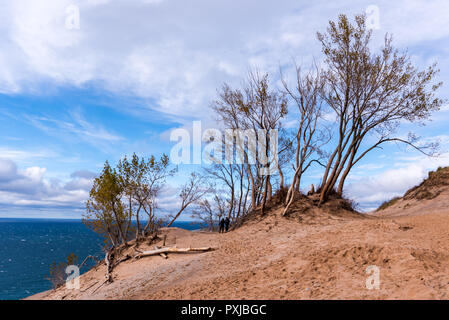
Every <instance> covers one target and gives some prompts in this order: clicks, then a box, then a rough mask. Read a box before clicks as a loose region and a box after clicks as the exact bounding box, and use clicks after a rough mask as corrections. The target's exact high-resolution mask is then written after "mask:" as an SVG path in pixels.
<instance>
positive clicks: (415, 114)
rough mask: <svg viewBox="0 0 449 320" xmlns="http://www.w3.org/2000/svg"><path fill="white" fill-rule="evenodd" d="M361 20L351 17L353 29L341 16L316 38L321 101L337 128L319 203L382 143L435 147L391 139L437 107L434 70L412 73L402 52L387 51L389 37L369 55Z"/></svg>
mask: <svg viewBox="0 0 449 320" xmlns="http://www.w3.org/2000/svg"><path fill="white" fill-rule="evenodd" d="M365 20H366V17H365V15H357V16H355V24H354V25H353V24H351V23H350V21H349V20H348V18H347V16H346V15H340V16H339V19H338V22H333V21H330V22H329V27H328V29H327V32H326V33H325V34H321V33H318V40H319V41H320V42H321V44H322V51H323V53H324V55H325V64H326V68H325V70H326V71H325V73H324V78H325V81H326V85H325V93H324V94H323V95H322V98H323V100H324V101H325V102H326V104H327V105H328V106H329V107H330V109H331V110H332V111H333V112H334V114H335V116H336V123H337V132H336V137H335V140H336V145H335V148H334V150H333V151H332V152H331V154H330V157H329V160H328V162H327V166H326V169H325V172H324V176H323V179H322V183H321V197H320V204H321V203H323V202H324V201H326V199H327V198H328V196H329V194H330V192H332V190H334V187H335V186H336V184H337V181H338V180H339V181H338V188H337V190H336V191H337V192H338V194H340V195H341V194H342V192H343V187H344V183H345V180H346V178H347V176H348V174H349V172H350V171H351V169H352V168H353V167H354V165H355V164H356V163H358V162H359V161H360V160H361V159H362V158H363V157H364V156H365V155H366V154H368V153H369V152H370V151H372V150H374V149H376V148H379V147H380V146H381V145H382V144H384V143H387V142H399V143H404V144H406V145H408V146H411V147H413V148H415V149H417V150H419V151H421V152H423V153H426V154H431V152H432V149H433V148H434V147H435V144H426V145H418V144H417V141H416V139H415V136H414V135H413V134H411V135H409V137H408V138H401V137H398V136H396V135H395V134H396V132H397V129H398V128H399V126H400V123H401V122H402V121H410V122H416V121H424V120H426V119H428V117H429V116H430V114H431V112H432V111H435V110H438V109H439V107H440V106H441V104H442V100H441V99H438V98H436V97H435V92H436V90H437V89H438V88H439V87H440V86H441V85H442V84H441V83H433V80H434V78H435V75H436V74H437V73H438V70H437V69H436V66H435V65H432V66H430V67H429V68H428V69H426V70H424V71H419V70H417V68H415V67H414V66H413V65H412V63H411V62H410V58H409V56H408V55H407V53H400V52H399V51H398V50H396V49H394V48H393V47H392V38H391V36H389V35H386V36H385V40H384V43H383V46H382V48H381V50H380V52H379V53H371V50H370V48H369V44H370V39H371V31H370V30H368V29H367V27H366V23H365ZM368 137H369V138H370V139H367V138H368ZM426 150H431V151H430V152H429V153H427V152H426Z"/></svg>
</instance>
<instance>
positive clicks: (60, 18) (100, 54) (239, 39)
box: [0, 0, 449, 118]
mask: <svg viewBox="0 0 449 320" xmlns="http://www.w3.org/2000/svg"><path fill="white" fill-rule="evenodd" d="M72 4H75V5H77V6H79V8H80V21H81V23H80V29H79V30H70V29H67V28H65V19H66V18H67V17H66V15H67V13H66V11H65V9H66V8H67V7H68V6H69V5H72ZM370 4H372V3H371V2H370V1H365V2H360V1H350V2H345V3H339V4H336V3H329V2H328V1H318V2H315V3H314V4H305V3H304V2H303V3H301V2H298V1H296V0H289V1H283V2H282V3H275V2H271V1H255V0H251V1H245V2H239V3H237V2H229V1H224V0H216V1H209V0H196V1H195V2H194V4H187V3H185V2H183V1H175V0H170V1H169V0H167V1H161V0H145V1H144V0H134V1H132V0H127V1H107V0H83V1H82V0H78V1H76V0H75V1H73V0H70V1H69V0H59V1H52V0H42V1H35V0H16V1H12V2H8V3H6V2H5V3H4V4H2V10H1V13H0V31H1V33H0V34H1V36H0V41H1V45H0V46H1V50H0V52H1V53H0V91H1V92H6V93H15V92H23V91H24V90H28V91H30V90H31V91H33V92H34V91H36V92H39V91H40V89H41V88H42V87H41V85H42V84H45V85H47V86H48V84H49V83H50V84H53V85H54V86H55V87H58V86H61V85H71V86H82V85H86V84H91V83H95V84H96V85H97V86H101V87H103V88H106V89H107V90H110V91H112V92H114V93H125V94H132V95H137V96H140V97H143V98H145V99H147V101H148V106H149V107H151V108H154V109H156V110H159V111H161V112H163V113H166V114H168V115H171V116H180V117H187V118H191V117H192V116H203V117H207V116H208V112H207V107H208V104H209V101H210V100H211V99H213V97H214V95H215V88H217V87H218V86H219V85H220V84H221V83H222V82H223V81H230V82H233V81H238V77H240V76H243V75H245V73H246V71H247V68H248V66H249V65H251V64H254V65H258V66H259V67H262V68H266V69H268V70H269V71H273V72H276V71H277V70H278V67H279V64H284V63H285V62H288V61H291V58H297V59H298V60H299V62H304V63H306V62H307V61H310V59H311V58H312V56H315V57H317V58H319V56H320V48H319V44H318V42H317V41H316V39H315V33H316V31H318V30H320V31H324V29H325V28H326V25H327V21H328V20H329V19H335V18H336V16H337V14H339V13H342V12H345V13H348V14H350V15H352V14H353V13H356V12H364V11H365V8H366V7H367V6H368V5H370ZM378 6H379V9H380V22H381V30H380V31H379V32H378V33H377V34H376V35H378V36H379V37H377V38H379V39H381V38H382V37H381V35H382V34H383V33H384V32H386V31H388V32H392V33H393V34H394V35H395V41H396V42H397V43H398V44H399V45H401V46H408V45H416V44H419V43H421V42H425V41H430V40H438V39H442V38H445V37H447V36H449V31H448V28H446V21H447V13H448V12H449V8H448V6H449V5H448V3H447V1H443V0H441V1H431V2H429V1H417V0H416V1H395V2H391V1H379V2H378ZM441 44H442V43H441V42H440V43H439V48H440V49H441ZM446 47H447V46H446ZM440 58H441V59H444V55H443V56H442V57H440Z"/></svg>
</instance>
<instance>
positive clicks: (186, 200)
mask: <svg viewBox="0 0 449 320" xmlns="http://www.w3.org/2000/svg"><path fill="white" fill-rule="evenodd" d="M210 191H211V187H210V185H209V184H208V183H207V182H206V181H205V178H204V176H202V175H199V174H198V173H195V172H193V173H192V174H191V175H190V178H189V181H187V183H186V184H185V185H184V186H183V187H182V189H181V192H180V194H179V197H180V198H181V207H180V209H179V210H178V212H177V213H176V214H175V216H174V217H173V219H172V220H171V221H170V223H169V224H168V225H167V227H170V226H171V225H172V224H173V222H175V221H176V219H178V218H179V216H180V215H181V213H183V212H184V211H185V210H186V209H187V207H188V206H190V205H191V204H193V203H195V202H197V201H198V200H200V199H201V198H202V197H203V196H204V195H206V194H207V193H209V192H210Z"/></svg>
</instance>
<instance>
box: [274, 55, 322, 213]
mask: <svg viewBox="0 0 449 320" xmlns="http://www.w3.org/2000/svg"><path fill="white" fill-rule="evenodd" d="M295 72H296V84H295V86H294V87H293V88H291V87H290V85H289V84H288V82H287V80H286V79H285V78H284V77H282V83H283V86H284V90H285V92H286V93H287V95H288V96H289V97H290V99H291V100H292V101H293V102H294V104H295V105H296V106H297V108H298V112H299V119H298V129H297V132H296V136H295V139H294V142H295V144H294V149H295V166H294V169H295V172H294V174H293V180H292V183H291V185H290V188H289V190H288V193H287V197H286V199H285V204H286V206H285V209H284V211H283V215H285V214H286V213H287V211H288V209H289V207H290V205H291V203H292V202H293V199H294V191H295V189H296V191H298V192H299V189H300V185H301V177H302V175H303V174H304V172H306V171H307V169H309V167H310V166H311V165H312V164H313V163H314V162H316V163H319V164H321V162H320V160H322V158H323V157H324V153H323V151H322V149H321V148H322V147H323V145H325V144H326V143H328V142H329V140H330V135H329V134H328V132H327V130H326V128H323V124H321V127H320V124H319V120H320V119H321V117H322V109H323V108H322V100H321V98H320V95H321V92H322V89H323V87H324V79H323V77H322V72H321V70H320V69H319V68H318V66H316V65H314V66H313V68H312V69H311V70H310V71H308V72H304V73H303V72H302V70H301V68H300V67H298V66H297V65H296V64H295Z"/></svg>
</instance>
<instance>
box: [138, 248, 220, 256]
mask: <svg viewBox="0 0 449 320" xmlns="http://www.w3.org/2000/svg"><path fill="white" fill-rule="evenodd" d="M213 250H215V248H212V247H204V248H176V247H168V248H161V249H156V250H149V251H144V252H142V253H139V254H138V255H137V256H136V258H141V257H147V256H154V255H161V254H166V253H187V252H205V251H213Z"/></svg>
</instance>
